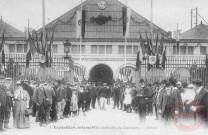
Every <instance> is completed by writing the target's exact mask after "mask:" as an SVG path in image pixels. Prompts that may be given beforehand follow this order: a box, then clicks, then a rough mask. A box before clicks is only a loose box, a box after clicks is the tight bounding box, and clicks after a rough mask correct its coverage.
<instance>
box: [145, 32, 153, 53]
mask: <svg viewBox="0 0 208 135" xmlns="http://www.w3.org/2000/svg"><path fill="white" fill-rule="evenodd" d="M145 33H146V39H147V45H146V46H147V50H148V55H152V54H153V55H154V53H153V51H152V48H151V46H150V41H149V38H148V36H147V32H145Z"/></svg>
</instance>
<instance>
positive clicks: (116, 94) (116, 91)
mask: <svg viewBox="0 0 208 135" xmlns="http://www.w3.org/2000/svg"><path fill="white" fill-rule="evenodd" d="M112 97H113V101H114V105H113V109H115V108H119V85H118V84H117V83H115V86H114V88H113V93H112Z"/></svg>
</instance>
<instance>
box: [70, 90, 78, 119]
mask: <svg viewBox="0 0 208 135" xmlns="http://www.w3.org/2000/svg"><path fill="white" fill-rule="evenodd" d="M77 102H78V100H77V92H76V90H73V91H72V97H71V106H70V110H71V112H72V113H73V114H72V117H74V116H75V115H76V112H77V111H78V104H77Z"/></svg>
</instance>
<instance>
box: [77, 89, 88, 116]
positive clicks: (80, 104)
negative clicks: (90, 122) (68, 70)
mask: <svg viewBox="0 0 208 135" xmlns="http://www.w3.org/2000/svg"><path fill="white" fill-rule="evenodd" d="M86 100H87V97H86V88H85V86H84V85H81V86H80V91H79V102H78V108H79V110H78V113H79V112H80V109H81V108H82V112H83V115H84V116H86V114H85V110H86Z"/></svg>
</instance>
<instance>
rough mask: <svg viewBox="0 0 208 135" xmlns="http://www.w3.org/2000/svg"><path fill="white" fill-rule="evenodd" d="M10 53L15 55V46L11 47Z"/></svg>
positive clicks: (11, 45)
mask: <svg viewBox="0 0 208 135" xmlns="http://www.w3.org/2000/svg"><path fill="white" fill-rule="evenodd" d="M9 53H15V44H10V45H9Z"/></svg>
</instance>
